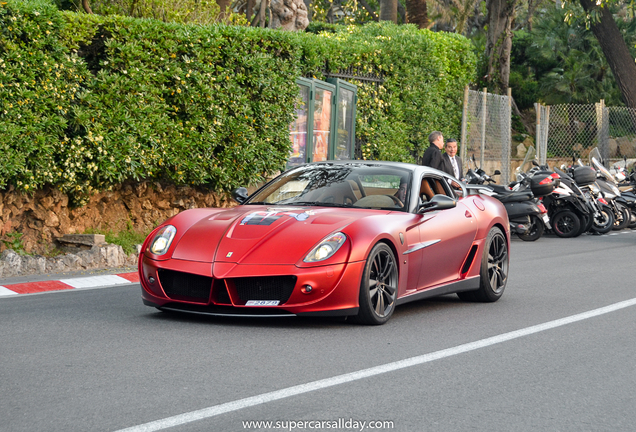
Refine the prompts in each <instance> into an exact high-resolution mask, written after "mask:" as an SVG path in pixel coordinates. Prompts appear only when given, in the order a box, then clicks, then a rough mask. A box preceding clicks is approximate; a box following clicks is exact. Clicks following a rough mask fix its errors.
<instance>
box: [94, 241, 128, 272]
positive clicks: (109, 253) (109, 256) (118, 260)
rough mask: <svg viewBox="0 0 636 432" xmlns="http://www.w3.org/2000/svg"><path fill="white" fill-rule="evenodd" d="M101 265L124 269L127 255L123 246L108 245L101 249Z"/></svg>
mask: <svg viewBox="0 0 636 432" xmlns="http://www.w3.org/2000/svg"><path fill="white" fill-rule="evenodd" d="M99 253H100V257H101V259H102V261H101V263H100V264H102V265H103V266H104V267H122V266H124V265H125V264H126V258H127V257H126V253H125V252H124V250H123V249H122V247H121V246H118V245H113V244H107V245H105V246H101V247H100V248H99Z"/></svg>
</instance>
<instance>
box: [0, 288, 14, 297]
mask: <svg viewBox="0 0 636 432" xmlns="http://www.w3.org/2000/svg"><path fill="white" fill-rule="evenodd" d="M8 295H18V293H17V292H14V291H11V290H10V289H9V288H7V287H3V286H0V296H8Z"/></svg>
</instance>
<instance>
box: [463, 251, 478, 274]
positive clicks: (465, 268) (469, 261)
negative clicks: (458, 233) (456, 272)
mask: <svg viewBox="0 0 636 432" xmlns="http://www.w3.org/2000/svg"><path fill="white" fill-rule="evenodd" d="M476 254H477V245H473V247H471V248H470V252H468V256H467V257H466V261H464V265H463V266H462V273H461V277H464V276H466V273H468V270H470V267H471V266H472V265H473V261H474V260H475V255H476Z"/></svg>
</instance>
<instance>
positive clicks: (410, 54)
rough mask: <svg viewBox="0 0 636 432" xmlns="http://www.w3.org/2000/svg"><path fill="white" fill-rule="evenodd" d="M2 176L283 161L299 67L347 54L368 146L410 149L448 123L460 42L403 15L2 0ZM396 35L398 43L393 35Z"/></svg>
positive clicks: (154, 175) (153, 172)
mask: <svg viewBox="0 0 636 432" xmlns="http://www.w3.org/2000/svg"><path fill="white" fill-rule="evenodd" d="M0 30H1V31H2V35H3V37H2V38H1V39H0V59H1V60H0V149H1V150H3V153H4V155H5V160H4V163H3V164H2V165H1V166H0V188H5V187H7V186H9V185H13V186H15V187H16V188H18V189H22V190H33V189H37V188H41V187H43V186H45V185H47V184H51V185H54V186H56V187H58V188H60V189H61V190H62V191H64V192H67V193H69V194H70V195H71V196H72V197H73V198H74V199H75V200H76V203H81V202H82V201H83V200H84V199H86V197H87V196H88V194H89V193H90V192H91V191H92V190H94V189H98V190H104V189H107V188H109V187H112V186H113V185H116V184H119V183H121V182H123V181H125V180H162V181H169V182H172V183H175V184H189V185H195V186H205V187H208V188H211V189H213V190H217V191H227V190H229V189H231V188H233V187H236V186H239V185H253V184H256V183H259V182H262V181H263V180H264V179H265V178H267V177H268V176H270V175H272V174H273V173H275V172H277V171H279V170H281V169H283V168H284V166H285V163H286V160H287V157H288V155H289V150H290V145H291V144H290V140H289V124H290V122H291V120H292V119H293V115H294V103H295V101H296V99H297V97H298V87H297V86H296V85H295V79H296V78H297V77H299V76H306V77H316V78H319V79H323V78H325V75H324V73H325V65H328V68H329V72H337V71H339V70H342V69H347V68H350V67H352V68H354V69H358V70H359V71H360V72H364V73H374V74H376V75H380V76H383V78H384V82H383V83H382V84H375V83H366V82H360V81H352V82H353V83H354V84H357V85H358V87H359V89H358V112H357V123H356V135H357V137H356V138H357V140H358V141H359V142H360V143H362V152H363V156H364V157H365V158H368V159H387V160H403V161H413V156H417V155H420V154H421V153H422V152H423V150H424V148H425V147H426V146H427V145H428V144H427V140H426V137H427V135H428V133H430V132H431V131H433V130H441V131H442V132H444V133H445V134H446V135H449V136H458V134H459V129H460V121H461V101H462V90H463V87H464V85H466V84H468V82H469V81H470V78H471V77H472V76H474V68H475V56H474V54H473V53H472V52H471V49H470V47H471V45H470V43H469V42H468V41H467V40H466V39H465V38H463V37H461V36H457V35H454V34H442V33H433V32H430V31H428V30H418V29H417V28H415V27H414V26H410V25H406V26H396V25H392V24H386V23H382V24H369V25H366V26H363V27H344V26H333V27H330V28H329V31H328V32H319V33H318V34H312V33H289V32H281V31H273V30H269V29H258V28H249V27H240V26H225V25H214V26H197V25H182V24H169V23H163V22H159V21H155V20H147V19H133V18H125V17H118V16H97V15H86V14H76V13H72V12H59V11H58V10H57V9H56V8H55V7H54V6H51V5H50V4H49V3H48V2H44V1H41V2H36V1H29V2H26V1H17V0H10V1H9V2H8V3H0ZM405 47H406V48H408V49H405Z"/></svg>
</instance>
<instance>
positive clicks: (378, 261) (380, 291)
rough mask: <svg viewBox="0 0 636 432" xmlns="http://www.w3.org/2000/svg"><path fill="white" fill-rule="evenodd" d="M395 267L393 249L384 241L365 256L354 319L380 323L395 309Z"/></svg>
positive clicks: (396, 278)
mask: <svg viewBox="0 0 636 432" xmlns="http://www.w3.org/2000/svg"><path fill="white" fill-rule="evenodd" d="M397 289H398V269H397V262H396V261H395V256H394V255H393V251H392V250H391V248H390V247H389V246H387V245H386V244H385V243H378V244H376V245H375V246H374V247H373V249H371V252H370V253H369V257H368V258H367V263H366V265H365V266H364V273H363V274H362V281H361V282H360V296H359V302H360V308H359V309H358V315H357V316H356V317H355V318H356V319H355V320H356V321H358V322H360V323H362V324H368V325H379V324H384V323H385V322H387V321H388V320H389V318H391V315H393V311H394V310H395V300H396V298H397Z"/></svg>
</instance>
